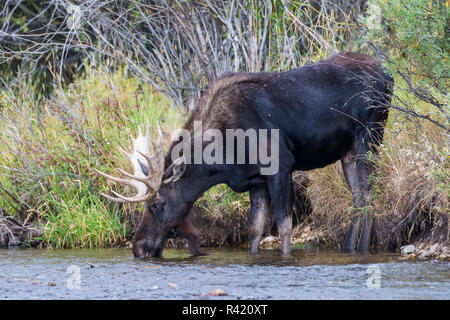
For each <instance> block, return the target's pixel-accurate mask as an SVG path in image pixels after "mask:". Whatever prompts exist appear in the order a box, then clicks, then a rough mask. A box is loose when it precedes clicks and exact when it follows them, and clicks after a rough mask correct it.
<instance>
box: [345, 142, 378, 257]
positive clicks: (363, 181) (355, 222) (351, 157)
mask: <svg viewBox="0 0 450 320" xmlns="http://www.w3.org/2000/svg"><path fill="white" fill-rule="evenodd" d="M362 149H364V148H355V150H358V151H359V152H354V151H351V152H349V154H347V155H346V156H345V157H344V158H342V159H341V162H342V168H343V170H344V175H345V178H346V180H347V183H348V185H349V187H350V189H351V192H352V198H353V207H354V213H353V214H354V216H353V218H352V221H351V224H350V228H349V231H348V232H347V235H346V237H345V241H344V245H343V250H344V251H353V250H354V249H355V247H356V243H357V241H358V233H359V228H360V224H361V222H362V231H361V236H360V239H359V243H358V251H367V250H368V249H369V244H370V233H371V228H372V218H371V215H370V209H369V207H368V195H369V171H368V170H367V164H366V152H364V151H365V150H362ZM361 218H362V219H361ZM361 220H362V221H361Z"/></svg>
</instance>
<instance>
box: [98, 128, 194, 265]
mask: <svg viewBox="0 0 450 320" xmlns="http://www.w3.org/2000/svg"><path fill="white" fill-rule="evenodd" d="M157 131H158V138H157V139H156V141H153V143H152V144H153V155H151V151H150V126H149V124H148V122H147V127H146V133H145V136H144V135H143V134H142V132H141V128H139V134H138V136H137V137H136V138H133V137H132V136H131V140H132V147H133V150H132V152H127V151H125V150H124V149H122V148H120V150H121V151H122V152H124V153H125V154H126V155H127V156H128V158H129V160H130V161H131V163H132V165H133V168H134V174H129V173H128V172H126V171H124V170H122V169H119V171H120V172H121V173H122V174H123V175H124V176H125V177H126V178H118V177H114V176H111V175H109V174H106V173H104V172H101V171H99V170H96V171H97V172H98V173H100V174H101V175H102V176H104V177H105V178H107V179H109V180H111V181H113V182H116V183H119V184H123V185H126V186H129V187H131V188H134V189H136V191H137V193H136V195H135V196H133V197H125V196H123V195H121V194H119V193H117V192H115V191H112V193H113V194H114V195H115V197H112V196H110V195H107V194H104V193H102V195H103V196H104V197H106V198H107V199H109V200H111V201H114V202H120V203H138V202H144V212H143V215H142V219H141V221H140V223H139V225H138V227H137V229H136V231H135V234H134V236H133V241H132V245H133V255H134V257H135V258H146V257H149V256H150V257H161V255H162V250H163V246H164V242H165V239H166V238H167V235H168V233H169V231H170V229H171V228H172V227H174V226H176V225H177V224H178V223H179V216H180V212H183V211H185V210H184V208H185V207H187V206H186V202H185V201H179V200H178V201H173V200H174V199H175V198H176V195H175V191H174V190H173V189H174V188H173V182H175V181H177V180H178V179H179V178H180V177H181V176H182V175H183V173H184V170H185V168H186V165H185V163H184V162H183V158H179V159H176V160H175V161H173V163H172V164H171V165H170V166H169V167H168V168H167V169H166V170H164V153H163V151H164V150H163V138H162V134H161V130H160V128H159V126H157ZM175 212H176V213H177V214H176V215H175V214H171V213H175Z"/></svg>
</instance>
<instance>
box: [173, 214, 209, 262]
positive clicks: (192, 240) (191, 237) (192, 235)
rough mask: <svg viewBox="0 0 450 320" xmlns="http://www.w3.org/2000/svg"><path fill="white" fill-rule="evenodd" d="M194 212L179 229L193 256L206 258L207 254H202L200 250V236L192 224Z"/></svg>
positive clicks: (184, 220) (185, 218) (187, 216)
mask: <svg viewBox="0 0 450 320" xmlns="http://www.w3.org/2000/svg"><path fill="white" fill-rule="evenodd" d="M192 219H193V217H192V210H190V211H189V213H188V214H187V215H186V216H185V217H184V219H183V221H182V223H181V224H179V225H178V229H179V230H180V231H181V233H182V234H183V237H184V238H186V239H187V241H188V246H189V251H190V252H191V254H192V255H193V256H206V255H208V254H207V253H202V252H200V250H199V249H198V239H199V238H200V234H199V232H198V231H197V229H196V228H195V226H194V224H193V223H192Z"/></svg>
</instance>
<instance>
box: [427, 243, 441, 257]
mask: <svg viewBox="0 0 450 320" xmlns="http://www.w3.org/2000/svg"><path fill="white" fill-rule="evenodd" d="M440 250H441V246H440V245H439V243H435V244H433V245H432V246H431V247H430V249H428V252H429V253H430V255H432V256H434V255H436V254H438V253H439V251H440Z"/></svg>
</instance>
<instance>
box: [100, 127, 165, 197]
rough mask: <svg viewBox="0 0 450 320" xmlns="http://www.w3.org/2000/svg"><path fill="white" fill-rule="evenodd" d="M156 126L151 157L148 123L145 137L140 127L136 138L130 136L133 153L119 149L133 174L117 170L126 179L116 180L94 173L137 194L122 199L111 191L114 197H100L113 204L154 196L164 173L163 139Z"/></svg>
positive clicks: (109, 176)
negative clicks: (129, 164) (156, 137)
mask: <svg viewBox="0 0 450 320" xmlns="http://www.w3.org/2000/svg"><path fill="white" fill-rule="evenodd" d="M156 126H157V129H158V139H157V140H156V141H153V142H152V144H153V156H151V155H150V125H149V123H148V121H147V126H146V130H145V136H143V135H142V132H141V128H140V127H139V128H138V130H139V134H138V136H137V137H136V138H133V136H131V141H132V143H133V151H132V152H131V153H129V152H127V151H125V150H124V149H122V148H121V147H119V149H120V151H122V152H123V153H125V154H126V155H127V156H128V158H129V159H130V161H131V163H132V164H133V168H134V174H129V173H128V172H126V171H124V170H122V169H120V168H119V171H120V172H122V174H123V175H124V176H126V177H127V178H128V179H124V178H117V177H114V176H111V175H109V174H106V173H104V172H101V171H100V170H97V169H95V171H97V172H98V173H99V174H101V175H102V176H104V177H105V178H107V179H109V180H111V181H114V182H116V183H120V184H124V185H127V186H129V187H132V188H135V189H136V190H137V194H136V195H135V196H133V197H124V196H123V195H121V194H119V193H117V192H115V191H111V192H112V193H113V194H114V195H116V197H111V196H109V195H107V194H104V193H101V195H102V196H104V197H105V198H107V199H109V200H111V201H114V202H122V203H125V202H143V201H147V200H149V199H151V198H152V197H154V196H155V195H156V192H157V191H158V188H159V186H160V184H161V179H162V176H163V173H164V152H163V151H164V150H163V138H162V134H161V130H160V128H159V125H158V124H157V125H156ZM145 162H146V163H147V165H148V166H147V167H148V173H147V174H145V173H144V169H145V165H144V163H145Z"/></svg>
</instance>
